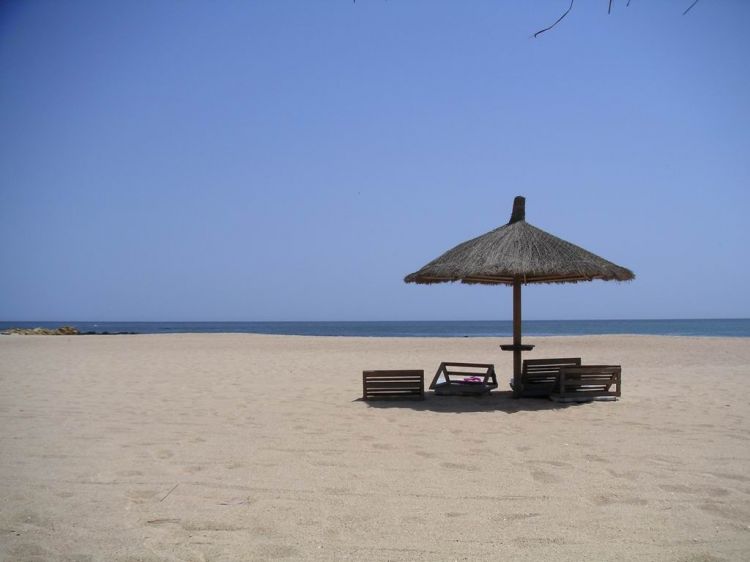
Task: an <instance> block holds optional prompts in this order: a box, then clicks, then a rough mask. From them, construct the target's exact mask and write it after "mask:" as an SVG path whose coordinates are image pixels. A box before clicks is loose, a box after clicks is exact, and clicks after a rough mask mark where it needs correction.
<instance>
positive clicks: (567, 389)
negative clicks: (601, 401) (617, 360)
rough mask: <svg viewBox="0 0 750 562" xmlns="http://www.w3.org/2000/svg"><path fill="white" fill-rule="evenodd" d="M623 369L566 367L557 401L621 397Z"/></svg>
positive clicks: (618, 366)
mask: <svg viewBox="0 0 750 562" xmlns="http://www.w3.org/2000/svg"><path fill="white" fill-rule="evenodd" d="M621 385H622V367H621V366H620V365H580V366H565V367H562V368H561V369H560V380H559V383H558V387H557V389H556V391H555V392H554V393H553V394H552V397H553V398H555V399H568V400H570V399H592V398H599V397H618V396H621Z"/></svg>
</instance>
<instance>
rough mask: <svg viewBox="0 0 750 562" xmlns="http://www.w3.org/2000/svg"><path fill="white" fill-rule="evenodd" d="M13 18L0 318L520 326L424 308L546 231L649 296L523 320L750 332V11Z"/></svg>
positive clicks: (569, 307)
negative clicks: (503, 246) (655, 323)
mask: <svg viewBox="0 0 750 562" xmlns="http://www.w3.org/2000/svg"><path fill="white" fill-rule="evenodd" d="M689 3H690V2H689V1H688V0H684V1H678V0H672V1H668V2H644V1H637V0H636V1H633V2H632V3H631V5H630V7H629V8H625V1H624V0H620V1H616V2H615V5H614V10H613V13H612V15H609V16H607V13H606V4H607V1H606V0H599V1H589V2H578V3H576V5H575V6H574V9H573V11H572V12H571V14H570V15H569V16H568V17H567V18H566V19H565V20H563V22H562V23H560V25H558V27H557V28H555V29H554V30H552V31H550V32H548V33H546V34H544V35H542V36H540V37H539V38H538V39H531V38H530V36H531V35H532V34H533V32H534V31H536V30H538V29H540V28H542V27H544V26H546V25H548V24H549V23H551V22H553V21H554V20H555V19H556V18H557V17H558V16H559V15H560V14H561V13H562V12H563V11H564V9H565V8H566V7H567V1H563V0H559V1H558V0H554V1H553V0H548V1H547V0H545V1H539V2H526V1H523V0H484V1H479V0H478V1H476V2H465V1H461V0H440V1H437V0H429V1H427V0H422V1H416V0H390V1H386V0H359V1H358V2H357V3H356V4H354V3H352V2H349V1H346V0H338V1H334V0H328V1H320V2H309V1H301V0H299V1H296V2H293V1H283V0H280V1H273V2H265V1H245V0H237V1H231V0H222V1H207V0H206V1H190V0H180V1H171V0H164V1H158V2H114V1H110V2H102V1H100V0H96V1H71V2H58V1H30V2H27V1H20V0H15V1H12V0H11V1H6V2H3V3H2V4H0V270H1V273H0V319H3V320H388V319H392V320H401V319H415V320H419V319H425V320H430V319H457V320H460V319H509V318H510V317H511V291H510V290H509V289H508V288H505V287H475V286H474V287H471V286H462V285H458V284H447V285H439V286H430V287H424V286H416V285H406V284H404V283H403V281H402V279H403V277H404V275H406V274H407V273H410V272H412V271H414V270H416V269H418V268H419V267H421V266H422V265H424V264H425V263H427V262H428V261H430V260H431V259H433V258H435V257H437V256H438V255H439V254H441V253H442V252H444V251H445V250H447V249H449V248H451V247H453V246H454V245H456V244H457V243H459V242H461V241H463V240H466V239H468V238H471V237H474V236H477V235H479V234H482V233H484V232H486V231H488V230H490V229H492V228H495V227H497V226H500V225H502V224H504V223H505V222H507V220H508V218H509V216H510V209H511V204H512V200H513V197H514V196H515V195H525V196H526V198H527V220H528V221H529V222H530V223H531V224H534V225H535V226H538V227H540V228H542V229H544V230H547V231H548V232H551V233H553V234H555V235H557V236H560V237H562V238H564V239H567V240H569V241H571V242H573V243H576V244H578V245H580V246H583V247H584V248H586V249H588V250H591V251H593V252H595V253H597V254H599V255H601V256H603V257H605V258H607V259H609V260H611V261H614V262H616V263H618V264H620V265H623V266H626V267H629V268H630V269H632V270H633V271H635V273H636V275H637V278H636V280H635V281H634V282H632V283H624V284H623V283H604V282H593V283H583V284H578V285H550V286H535V287H528V288H527V289H525V292H524V314H525V318H527V319H568V318H694V317H750V296H748V286H749V285H750V250H749V248H750V226H749V225H750V62H749V61H750V34H748V31H747V30H748V27H749V26H750V2H746V1H741V0H736V1H729V0H726V1H722V2H716V1H710V0H702V1H701V2H699V3H698V4H697V5H696V6H695V8H693V10H692V11H691V12H690V13H689V14H688V15H687V16H684V17H683V16H682V15H681V13H682V11H683V10H684V8H685V7H686V6H687V5H689Z"/></svg>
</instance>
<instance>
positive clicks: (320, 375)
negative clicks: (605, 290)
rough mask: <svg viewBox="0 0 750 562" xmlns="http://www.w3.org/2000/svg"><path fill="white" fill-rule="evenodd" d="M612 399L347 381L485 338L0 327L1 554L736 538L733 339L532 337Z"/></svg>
mask: <svg viewBox="0 0 750 562" xmlns="http://www.w3.org/2000/svg"><path fill="white" fill-rule="evenodd" d="M529 341H530V342H532V343H536V344H537V348H536V350H535V351H534V352H531V353H529V354H527V355H526V357H528V358H534V357H555V356H581V357H582V358H583V360H584V363H619V364H621V365H622V367H623V397H622V399H621V400H619V401H617V402H598V403H589V404H583V405H559V404H555V403H553V402H551V401H548V400H538V399H537V400H532V399H527V400H513V399H512V398H510V396H509V393H508V392H496V393H494V395H493V396H490V397H484V398H476V397H439V396H428V398H427V399H426V400H425V401H424V402H387V403H378V404H370V403H366V402H363V401H361V400H360V396H361V390H362V389H361V371H362V370H363V369H386V368H404V369H406V368H415V369H424V370H425V372H426V375H427V378H428V380H429V378H431V375H432V374H433V373H434V371H435V369H436V368H437V366H438V364H439V362H440V361H441V360H450V361H477V362H493V363H495V364H496V365H497V367H498V372H499V373H501V378H502V381H503V386H502V387H501V388H507V379H508V377H509V370H510V361H511V357H510V355H509V354H505V353H502V352H500V351H499V350H498V348H497V345H498V343H499V340H498V339H490V338H450V339H447V338H424V339H423V338H414V339H401V338H397V339H396V338H394V339H390V338H388V339H380V338H315V337H290V336H262V335H247V334H218V335H208V334H184V335H137V336H78V337H75V336H72V337H69V336H4V337H0V420H1V424H0V499H1V503H0V560H8V561H15V560H71V561H72V560H76V561H85V560H97V561H98V560H102V561H105V560H106V561H109V560H117V561H120V560H146V561H150V560H190V561H204V560H210V561H217V560H225V561H235V560H276V559H279V560H280V559H292V560H367V561H377V560H430V561H434V560H545V559H546V560H596V561H602V560H660V561H661V560H680V561H699V560H707V561H713V560H748V559H750V406H748V394H749V393H750V340H749V339H718V338H688V337H645V336H594V337H554V338H552V337H550V338H529Z"/></svg>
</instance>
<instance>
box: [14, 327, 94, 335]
mask: <svg viewBox="0 0 750 562" xmlns="http://www.w3.org/2000/svg"><path fill="white" fill-rule="evenodd" d="M0 334H4V335H6V336H78V335H80V334H81V332H79V331H78V328H74V327H73V326H60V327H59V328H9V329H7V330H3V331H2V332H0Z"/></svg>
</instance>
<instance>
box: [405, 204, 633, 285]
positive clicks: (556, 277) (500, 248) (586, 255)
mask: <svg viewBox="0 0 750 562" xmlns="http://www.w3.org/2000/svg"><path fill="white" fill-rule="evenodd" d="M521 213H523V208H521V210H519V211H516V209H514V218H515V220H513V219H511V220H512V222H510V223H508V224H506V225H504V226H501V227H500V228H497V229H495V230H492V231H490V232H488V233H486V234H483V235H482V236H478V237H477V238H474V239H472V240H468V241H466V242H463V243H462V244H459V245H458V246H456V247H455V248H453V249H451V250H448V251H447V252H445V253H444V254H443V255H442V256H440V257H439V258H437V259H435V260H433V261H431V262H430V263H428V264H427V265H426V266H424V267H423V268H422V269H420V270H419V271H417V272H414V273H411V274H409V275H407V276H406V277H405V278H404V281H406V282H407V283H418V284H423V285H426V284H432V283H445V282H450V281H460V282H461V283H466V284H490V285H497V284H505V285H512V284H513V281H514V279H520V281H521V282H522V283H526V284H530V283H577V282H582V281H592V280H594V279H603V280H606V281H629V280H632V279H634V278H635V274H633V272H632V271H630V270H629V269H626V268H624V267H621V266H619V265H617V264H614V263H612V262H610V261H607V260H605V259H604V258H600V257H599V256H597V255H595V254H592V253H591V252H589V251H587V250H584V249H583V248H581V247H580V246H576V245H575V244H571V243H570V242H566V241H565V240H562V239H561V238H558V237H557V236H554V235H552V234H549V233H548V232H545V231H544V230H541V229H540V228H537V227H535V226H532V225H530V224H529V223H527V222H526V221H525V220H523V219H520V220H519V218H518V215H519V214H520V216H523V214H521Z"/></svg>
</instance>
